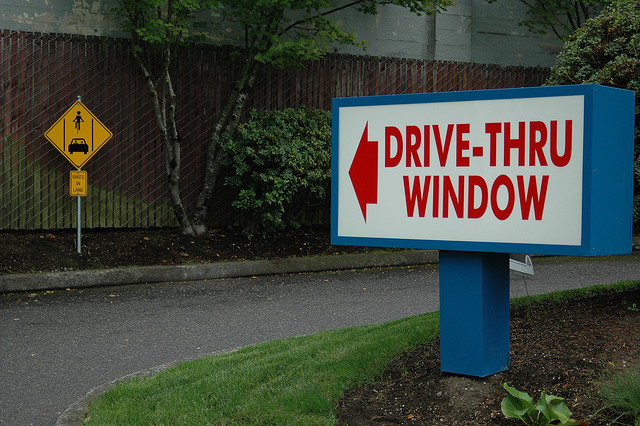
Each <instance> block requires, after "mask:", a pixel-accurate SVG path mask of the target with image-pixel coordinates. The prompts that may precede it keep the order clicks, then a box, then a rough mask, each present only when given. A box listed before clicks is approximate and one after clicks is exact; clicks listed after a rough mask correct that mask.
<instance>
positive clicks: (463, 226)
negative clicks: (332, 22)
mask: <svg viewBox="0 0 640 426" xmlns="http://www.w3.org/2000/svg"><path fill="white" fill-rule="evenodd" d="M633 125H634V93H633V92H631V91H627V90H621V89H614V88H610V87H604V86H598V85H578V86H558V87H536V88H523V89H500V90H479V91H468V92H449V93H428V94H417V95H392V96H372V97H356V98H339V99H334V104H333V151H332V154H333V159H332V162H333V163H332V177H333V181H332V223H331V237H332V243H333V244H345V245H367V246H385V247H406V248H429V249H440V250H456V251H476V252H499V253H540V254H565V255H581V256H592V255H599V254H622V253H627V252H629V251H630V250H631V226H632V216H631V215H632V204H631V203H632V187H633Z"/></svg>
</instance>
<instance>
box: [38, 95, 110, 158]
mask: <svg viewBox="0 0 640 426" xmlns="http://www.w3.org/2000/svg"><path fill="white" fill-rule="evenodd" d="M44 136H45V137H46V138H47V139H48V140H49V142H51V143H52V144H53V146H55V147H56V148H57V149H58V151H60V152H61V153H62V155H64V156H65V157H66V158H67V160H69V161H70V162H71V164H73V165H74V166H75V167H76V168H77V169H81V168H82V166H84V165H85V164H87V161H89V160H90V159H91V157H93V155H94V154H95V153H96V152H98V150H99V149H100V148H102V147H103V146H104V144H105V143H107V141H108V140H109V139H111V137H112V136H113V133H111V131H110V130H109V129H107V128H106V127H105V125H104V124H102V123H101V122H100V120H98V118H97V117H96V116H95V115H93V113H92V112H91V111H89V109H88V108H87V107H86V106H84V104H83V103H82V102H80V101H76V102H74V104H73V105H71V108H69V109H68V110H67V111H66V112H65V113H64V114H62V116H61V117H60V118H59V119H58V121H56V122H55V123H53V126H51V127H50V128H49V130H47V131H46V132H45V134H44Z"/></svg>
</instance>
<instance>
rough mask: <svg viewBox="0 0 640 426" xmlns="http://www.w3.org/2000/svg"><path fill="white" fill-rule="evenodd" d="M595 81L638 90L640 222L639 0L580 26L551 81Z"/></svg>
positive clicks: (638, 195) (638, 203) (625, 0)
mask: <svg viewBox="0 0 640 426" xmlns="http://www.w3.org/2000/svg"><path fill="white" fill-rule="evenodd" d="M582 83H593V84H603V85H606V86H612V87H618V88H621V89H629V90H633V91H635V93H636V111H635V116H636V120H635V122H636V128H635V157H634V158H635V160H634V175H635V189H634V203H633V218H634V226H635V227H636V229H637V228H638V227H639V226H640V127H639V126H640V0H617V1H615V2H614V3H613V4H612V5H611V6H610V7H608V8H607V9H605V10H604V11H603V12H602V13H601V14H600V15H598V16H597V17H596V18H593V19H591V20H590V21H588V22H587V24H586V25H585V26H584V27H582V28H580V29H578V30H577V31H576V32H575V33H574V34H573V35H572V36H571V38H570V39H569V41H567V42H566V43H565V45H564V48H563V50H562V52H561V53H560V55H559V56H558V61H557V62H556V65H555V66H554V67H553V68H552V69H551V75H550V77H549V79H548V80H547V84H548V85H562V84H582Z"/></svg>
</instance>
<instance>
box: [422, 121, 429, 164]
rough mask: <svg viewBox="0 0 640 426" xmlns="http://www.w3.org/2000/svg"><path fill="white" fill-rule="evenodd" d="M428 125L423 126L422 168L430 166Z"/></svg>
mask: <svg viewBox="0 0 640 426" xmlns="http://www.w3.org/2000/svg"><path fill="white" fill-rule="evenodd" d="M430 127H431V126H429V125H428V124H427V125H425V126H424V161H423V162H424V166H425V167H429V166H430V164H431V153H430V150H431V149H430V148H431V133H430Z"/></svg>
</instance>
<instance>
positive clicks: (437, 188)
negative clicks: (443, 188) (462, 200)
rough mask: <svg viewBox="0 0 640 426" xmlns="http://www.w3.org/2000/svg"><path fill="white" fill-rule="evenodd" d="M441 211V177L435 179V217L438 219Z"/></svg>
mask: <svg viewBox="0 0 640 426" xmlns="http://www.w3.org/2000/svg"><path fill="white" fill-rule="evenodd" d="M438 210H440V176H434V177H433V217H438Z"/></svg>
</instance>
